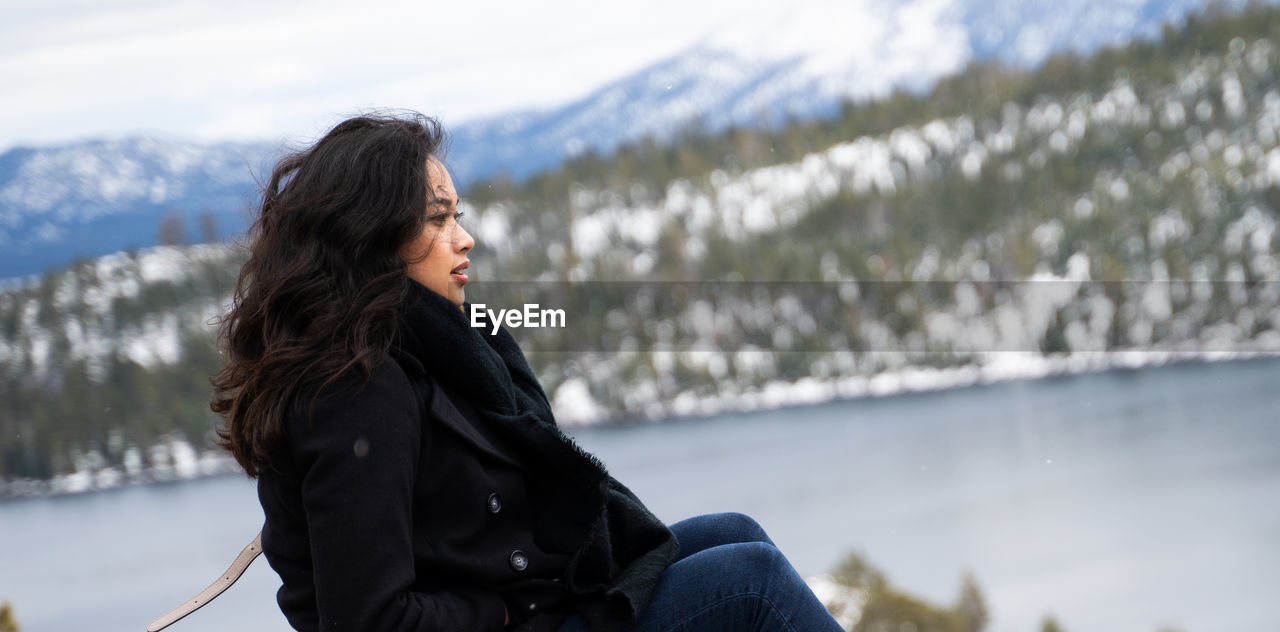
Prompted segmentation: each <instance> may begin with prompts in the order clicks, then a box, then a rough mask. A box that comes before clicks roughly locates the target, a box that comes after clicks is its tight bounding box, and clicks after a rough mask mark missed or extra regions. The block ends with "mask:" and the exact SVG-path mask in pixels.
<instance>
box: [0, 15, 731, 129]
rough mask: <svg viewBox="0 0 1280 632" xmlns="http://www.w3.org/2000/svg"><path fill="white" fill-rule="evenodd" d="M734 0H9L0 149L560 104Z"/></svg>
mask: <svg viewBox="0 0 1280 632" xmlns="http://www.w3.org/2000/svg"><path fill="white" fill-rule="evenodd" d="M742 10H744V9H743V8H742V5H741V4H740V3H734V2H728V1H727V0H714V1H711V2H704V3H684V2H679V1H677V0H655V1H652V2H646V3H639V4H632V3H628V6H615V4H614V3H598V2H592V3H586V2H570V1H567V0H540V1H539V2H484V3H428V2H421V0H398V1H392V2H382V3H378V4H377V5H376V6H370V5H368V4H366V3H359V4H358V3H355V2H343V3H340V2H319V3H317V2H298V1H294V2H277V3H259V2H249V1H247V0H223V1H220V2H175V1H173V0H139V1H134V2H95V1H87V0H80V1H68V0H62V1H59V0H53V1H44V0H16V1H9V2H6V3H5V6H4V7H3V8H0V85H4V86H5V87H6V92H7V93H8V94H7V97H6V98H5V99H4V101H3V102H2V103H0V149H3V148H6V147H9V146H12V145H14V144H17V143H23V142H34V143H47V142H56V141H59V140H66V139H71V138H78V137H82V136H87V135H122V134H128V133H134V132H138V131H159V132H163V133H168V134H174V135H179V136H193V137H197V138H220V139H221V138H260V137H263V136H268V137H271V136H278V135H281V134H288V135H292V136H297V135H302V136H307V135H309V134H314V133H316V132H319V131H320V130H322V129H323V128H324V127H325V126H327V125H328V124H330V123H332V122H333V121H334V120H335V119H336V118H338V117H339V116H341V115H342V114H345V113H350V112H351V111H352V110H356V109H364V108H368V107H374V106H380V107H409V108H415V109H420V110H423V111H427V112H430V113H434V114H438V115H440V116H442V117H444V118H445V120H446V122H451V123H456V122H460V121H464V120H467V119H472V118H477V117H481V116H488V115H493V114H497V113H500V112H503V111H509V110H511V109H515V108H527V107H534V106H546V105H551V104H557V103H561V102H563V101H565V100H568V99H571V98H573V97H577V96H581V95H583V94H585V93H587V92H589V91H590V90H591V89H592V88H594V87H596V86H598V85H599V84H600V83H602V82H604V81H607V80H609V79H612V78H616V77H619V76H622V75H625V74H627V73H629V72H632V71H634V70H635V69H636V68H637V67H639V66H641V65H643V64H645V63H648V62H651V61H654V60H656V59H658V58H660V57H661V56H664V55H669V54H671V53H673V52H675V51H677V50H679V49H681V48H683V47H685V46H687V45H688V44H689V43H691V42H692V41H694V40H695V39H696V38H697V37H699V36H701V35H702V34H704V33H705V32H707V31H708V30H709V29H713V28H715V24H716V23H717V21H718V18H719V16H722V15H724V14H725V12H733V11H742Z"/></svg>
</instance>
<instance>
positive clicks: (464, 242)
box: [453, 224, 476, 252]
mask: <svg viewBox="0 0 1280 632" xmlns="http://www.w3.org/2000/svg"><path fill="white" fill-rule="evenodd" d="M453 230H454V231H456V232H454V234H453V243H454V244H455V245H456V246H457V247H458V252H467V251H468V250H471V249H472V248H475V247H476V240H475V239H472V238H471V233H468V232H467V229H465V228H463V227H462V226H459V225H456V224H455V225H454V227H453Z"/></svg>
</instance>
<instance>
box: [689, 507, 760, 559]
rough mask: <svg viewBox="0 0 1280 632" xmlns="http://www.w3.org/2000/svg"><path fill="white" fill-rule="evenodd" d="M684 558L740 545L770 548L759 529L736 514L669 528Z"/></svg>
mask: <svg viewBox="0 0 1280 632" xmlns="http://www.w3.org/2000/svg"><path fill="white" fill-rule="evenodd" d="M671 530H672V531H673V532H675V534H676V538H677V539H678V540H679V541H680V546H681V549H685V551H684V552H685V554H691V553H695V552H697V551H701V550H705V549H707V548H711V547H713V546H721V545H724V544H737V543H740V542H767V543H769V544H773V541H772V540H770V539H769V535H768V534H767V533H765V530H764V528H763V527H761V526H760V524H759V523H757V522H756V521H755V520H754V519H752V518H751V517H750V516H748V515H746V514H741V513H736V512H726V513H714V514H705V515H701V516H694V517H693V518H689V519H688V520H682V521H680V522H677V523H676V524H674V525H671Z"/></svg>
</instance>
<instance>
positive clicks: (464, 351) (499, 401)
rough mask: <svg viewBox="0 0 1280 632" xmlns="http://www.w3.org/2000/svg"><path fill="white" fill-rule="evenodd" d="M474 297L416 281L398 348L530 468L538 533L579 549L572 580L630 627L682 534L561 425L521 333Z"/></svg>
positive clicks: (583, 600) (596, 611)
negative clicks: (482, 314)
mask: <svg viewBox="0 0 1280 632" xmlns="http://www.w3.org/2000/svg"><path fill="white" fill-rule="evenodd" d="M470 314H471V305H470V304H469V303H467V304H464V306H463V309H462V310H459V309H458V307H457V306H456V305H454V304H453V303H452V302H451V301H449V299H447V298H445V297H443V296H441V295H439V294H437V293H435V292H433V291H431V290H429V289H427V288H426V287H424V286H422V285H421V284H419V283H417V282H416V281H412V280H410V281H409V290H408V294H407V296H406V299H405V307H404V310H403V311H402V318H401V321H400V325H399V332H398V336H397V341H396V345H395V348H396V350H398V351H399V352H402V353H405V354H408V355H410V356H412V357H413V358H415V359H416V360H417V361H418V362H420V363H421V364H422V365H423V368H424V369H425V370H426V372H427V374H428V375H430V376H431V377H433V378H434V379H436V380H438V381H439V382H440V383H441V384H442V385H443V386H444V387H445V389H446V390H447V391H448V392H449V393H451V394H456V395H457V396H459V397H463V398H465V399H466V400H467V402H468V403H470V404H471V406H472V407H473V408H474V409H475V411H476V414H477V415H478V416H479V417H480V418H481V421H482V422H483V423H485V424H487V425H488V427H489V428H490V429H492V430H493V431H494V432H496V433H497V434H499V435H501V436H502V438H503V439H504V440H505V444H507V445H509V446H511V447H512V448H513V449H514V450H516V451H517V453H518V454H519V456H520V458H521V460H522V461H523V462H524V463H525V465H526V466H527V467H528V469H529V474H528V476H527V480H526V485H527V486H528V488H529V496H530V504H531V505H534V507H533V509H534V520H535V525H534V530H535V537H537V538H538V540H539V545H540V546H545V547H546V548H547V549H548V550H556V551H562V552H565V553H568V554H571V555H572V558H571V561H570V562H569V567H568V569H567V571H566V573H565V578H564V579H565V585H566V586H567V587H568V589H569V590H570V592H571V593H572V594H573V595H574V604H575V609H576V610H577V611H578V613H579V614H581V615H582V616H583V618H584V619H586V620H587V623H588V624H589V625H590V627H591V629H592V630H593V631H594V632H613V631H620V630H626V629H628V628H630V627H631V625H632V624H633V623H634V622H635V619H636V618H637V617H638V616H639V615H640V612H641V611H642V610H643V609H644V607H645V605H646V604H647V602H648V600H649V594H650V593H651V592H652V590H653V586H654V584H656V583H657V581H658V577H659V576H660V575H661V574H662V572H663V571H664V570H665V569H666V568H667V566H668V565H670V564H671V562H673V561H674V560H675V558H676V556H677V553H678V550H679V547H678V545H677V543H676V540H675V536H674V535H673V534H672V533H671V531H670V530H669V529H667V527H666V525H664V524H663V523H662V521H660V520H658V519H657V517H655V516H654V515H653V514H652V513H651V512H649V510H648V509H647V508H646V507H645V506H644V504H643V503H641V502H640V500H639V499H637V498H636V497H635V495H634V494H632V493H631V491H630V490H628V489H627V488H626V487H625V486H624V485H622V484H621V483H619V482H618V481H616V480H614V479H613V477H611V476H609V474H608V473H607V472H606V471H605V468H604V465H603V464H602V463H600V461H599V460H598V459H596V458H595V457H594V456H592V455H590V454H588V453H587V452H585V451H584V450H582V449H581V448H580V447H578V445H577V444H576V443H574V442H573V440H572V439H570V438H569V437H567V436H565V435H564V433H562V432H560V430H559V429H558V428H557V427H556V421H555V416H554V415H553V414H552V412H551V405H550V403H549V401H548V399H547V396H546V393H545V392H543V390H542V386H541V385H540V384H539V383H538V380H537V378H536V377H535V376H534V373H533V370H532V369H530V368H529V364H528V362H526V361H525V357H524V353H522V352H521V351H520V347H519V345H517V344H516V341H515V338H513V337H512V336H511V334H510V333H509V332H508V331H507V330H506V329H505V328H501V327H499V328H498V330H497V332H496V333H495V332H494V330H493V326H492V325H491V324H490V323H489V322H488V319H487V318H484V319H481V320H482V321H483V322H482V326H481V327H472V326H471V321H470Z"/></svg>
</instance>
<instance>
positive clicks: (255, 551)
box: [147, 531, 262, 632]
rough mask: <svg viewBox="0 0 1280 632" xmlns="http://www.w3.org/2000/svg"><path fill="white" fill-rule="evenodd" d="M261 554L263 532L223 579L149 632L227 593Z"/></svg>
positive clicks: (219, 579)
mask: <svg viewBox="0 0 1280 632" xmlns="http://www.w3.org/2000/svg"><path fill="white" fill-rule="evenodd" d="M261 554H262V532H261V531H259V532H258V535H256V536H254V537H253V542H250V543H249V546H246V547H244V550H242V551H240V555H238V556H237V557H236V561H234V562H232V563H231V568H228V569H227V572H225V573H223V574H222V577H219V578H218V580H217V581H215V582H213V583H212V584H209V587H208V588H205V589H204V590H202V591H200V594H198V595H196V596H195V597H192V598H191V599H190V600H189V601H187V603H184V604H182V605H181V606H178V607H177V608H174V609H173V610H170V611H169V612H167V613H165V615H164V616H163V617H160V618H159V619H156V620H155V621H152V622H151V625H149V626H147V632H160V630H163V629H165V628H167V627H169V626H171V625H173V624H174V623H176V622H177V621H178V620H179V619H181V618H183V617H185V616H187V615H189V614H191V613H193V612H195V611H196V610H199V609H200V608H203V607H204V606H205V604H208V603H209V602H210V601H213V599H214V597H217V596H218V595H221V594H222V593H224V592H226V590H227V589H228V588H230V587H231V585H232V584H234V583H236V580H238V579H240V576H241V575H243V574H244V571H245V569H247V568H249V565H250V564H252V563H253V560H255V559H257V558H258V556H259V555H261Z"/></svg>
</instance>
